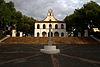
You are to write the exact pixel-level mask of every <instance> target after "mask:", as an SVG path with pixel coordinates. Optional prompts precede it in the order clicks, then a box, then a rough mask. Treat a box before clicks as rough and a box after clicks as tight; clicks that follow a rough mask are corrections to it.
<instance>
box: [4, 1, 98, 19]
mask: <svg viewBox="0 0 100 67" xmlns="http://www.w3.org/2000/svg"><path fill="white" fill-rule="evenodd" d="M5 1H7V2H8V1H13V2H14V4H15V7H16V9H17V10H19V11H21V12H22V13H23V14H25V15H28V16H32V17H33V18H36V19H44V18H45V17H46V15H47V11H48V9H50V8H52V9H53V10H54V14H55V16H56V18H57V19H61V20H63V18H64V17H65V16H66V15H69V14H72V13H73V11H74V10H75V9H77V8H81V7H82V6H83V4H84V3H87V2H89V1H91V0H5ZM93 1H95V2H97V3H100V0H93Z"/></svg>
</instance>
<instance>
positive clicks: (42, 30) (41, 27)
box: [34, 9, 66, 37]
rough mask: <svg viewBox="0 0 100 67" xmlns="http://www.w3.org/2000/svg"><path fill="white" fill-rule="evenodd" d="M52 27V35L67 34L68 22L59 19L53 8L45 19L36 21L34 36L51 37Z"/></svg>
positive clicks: (63, 35) (61, 35)
mask: <svg viewBox="0 0 100 67" xmlns="http://www.w3.org/2000/svg"><path fill="white" fill-rule="evenodd" d="M50 27H51V36H52V37H65V36H66V23H64V22H63V21H58V20H57V19H56V18H55V17H54V14H53V10H51V9H49V10H48V13H47V17H46V18H45V19H44V20H42V21H36V22H35V29H34V37H49V29H50Z"/></svg>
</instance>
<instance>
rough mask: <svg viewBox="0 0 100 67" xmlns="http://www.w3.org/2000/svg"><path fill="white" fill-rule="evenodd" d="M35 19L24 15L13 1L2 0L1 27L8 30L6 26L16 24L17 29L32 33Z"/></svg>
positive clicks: (0, 0) (0, 4) (0, 2)
mask: <svg viewBox="0 0 100 67" xmlns="http://www.w3.org/2000/svg"><path fill="white" fill-rule="evenodd" d="M34 21H35V19H33V18H32V17H28V16H25V15H23V14H22V13H21V12H20V11H17V10H16V9H15V7H14V3H13V2H12V1H10V2H7V3H6V2H5V1H4V0H0V28H2V30H4V31H6V26H11V27H12V26H14V25H16V29H17V31H22V32H24V33H26V34H32V33H33V32H34V29H33V25H34Z"/></svg>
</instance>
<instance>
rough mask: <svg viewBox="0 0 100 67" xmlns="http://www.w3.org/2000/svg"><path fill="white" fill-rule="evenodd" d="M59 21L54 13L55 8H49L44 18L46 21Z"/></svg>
mask: <svg viewBox="0 0 100 67" xmlns="http://www.w3.org/2000/svg"><path fill="white" fill-rule="evenodd" d="M50 20H51V21H57V20H56V19H55V17H54V14H53V10H52V9H49V10H48V14H47V17H46V18H45V19H44V21H50Z"/></svg>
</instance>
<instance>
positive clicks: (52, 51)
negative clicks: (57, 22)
mask: <svg viewBox="0 0 100 67" xmlns="http://www.w3.org/2000/svg"><path fill="white" fill-rule="evenodd" d="M49 33H50V34H49V36H50V37H49V42H48V45H46V46H44V49H40V52H42V53H46V54H58V53H60V49H56V46H53V45H52V42H51V27H50V28H49Z"/></svg>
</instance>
